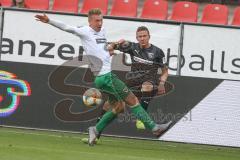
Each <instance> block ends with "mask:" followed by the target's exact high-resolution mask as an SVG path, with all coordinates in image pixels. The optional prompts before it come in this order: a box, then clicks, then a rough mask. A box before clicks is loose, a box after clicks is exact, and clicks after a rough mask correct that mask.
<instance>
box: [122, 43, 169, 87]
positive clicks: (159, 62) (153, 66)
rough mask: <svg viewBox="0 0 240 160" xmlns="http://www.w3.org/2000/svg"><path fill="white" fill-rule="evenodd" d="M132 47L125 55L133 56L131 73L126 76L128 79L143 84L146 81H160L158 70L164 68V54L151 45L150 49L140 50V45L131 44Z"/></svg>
mask: <svg viewBox="0 0 240 160" xmlns="http://www.w3.org/2000/svg"><path fill="white" fill-rule="evenodd" d="M130 46H131V47H129V49H128V50H127V51H125V53H128V54H129V55H130V56H131V60H132V65H131V71H130V72H129V73H128V74H127V75H126V79H127V80H128V81H129V80H131V81H132V80H133V81H137V82H138V83H143V82H145V81H153V82H156V81H158V78H159V76H158V75H157V73H158V68H162V67H164V65H166V64H165V55H164V52H163V51H162V50H161V49H160V48H158V47H156V46H154V45H153V44H151V46H150V47H149V48H140V45H139V43H133V42H131V45H130Z"/></svg>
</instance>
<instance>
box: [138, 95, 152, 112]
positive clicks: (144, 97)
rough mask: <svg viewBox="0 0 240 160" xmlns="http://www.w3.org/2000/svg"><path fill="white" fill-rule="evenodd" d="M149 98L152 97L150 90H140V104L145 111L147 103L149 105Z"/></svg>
mask: <svg viewBox="0 0 240 160" xmlns="http://www.w3.org/2000/svg"><path fill="white" fill-rule="evenodd" d="M151 99H152V92H142V97H141V100H140V104H141V105H142V107H143V109H144V110H145V111H147V109H148V105H149V103H150V101H151Z"/></svg>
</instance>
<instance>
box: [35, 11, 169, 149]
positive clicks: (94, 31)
mask: <svg viewBox="0 0 240 160" xmlns="http://www.w3.org/2000/svg"><path fill="white" fill-rule="evenodd" d="M35 17H36V18H37V20H38V21H41V22H43V23H48V24H50V25H52V26H54V27H57V28H59V29H61V30H63V31H66V32H70V33H72V34H74V35H76V36H78V37H79V38H80V40H81V42H82V45H83V48H84V50H85V53H86V56H87V57H88V59H89V62H90V68H91V71H92V72H93V73H94V75H95V80H94V84H95V86H96V88H98V89H100V90H103V91H106V92H108V93H109V98H108V102H109V104H111V106H112V110H110V111H108V112H106V113H105V114H104V116H103V117H102V119H101V120H100V121H99V122H98V123H97V124H96V126H92V127H89V145H91V146H92V145H94V144H95V140H96V138H97V135H98V133H100V132H102V131H103V130H104V128H105V127H106V126H107V125H108V124H109V123H110V122H111V121H112V120H113V119H114V118H116V116H117V114H118V112H119V111H118V110H117V109H118V108H121V107H119V106H122V105H123V102H125V103H126V104H127V105H128V106H130V109H131V112H132V113H133V114H134V115H135V116H136V117H137V118H138V119H139V120H141V121H142V122H143V123H144V125H145V127H146V128H148V129H149V130H151V131H152V132H153V134H154V135H156V136H159V135H161V134H162V133H163V132H164V131H166V129H167V128H168V127H169V126H170V124H171V121H170V122H168V123H166V124H156V123H155V122H154V121H153V120H152V119H151V117H150V116H149V115H148V113H147V112H146V111H145V110H144V109H143V108H142V106H141V105H140V104H139V101H138V98H137V97H136V96H135V95H134V94H133V93H132V92H131V91H130V90H129V89H128V87H127V86H126V85H125V83H123V82H122V81H121V80H120V79H119V78H118V77H117V76H116V75H115V74H113V73H112V72H111V53H110V52H109V51H108V50H107V49H106V47H105V45H106V43H107V40H106V37H105V31H104V28H103V27H102V24H103V16H102V13H101V10H100V9H92V10H90V11H89V12H88V22H89V25H88V26H83V27H74V26H70V25H67V24H64V23H62V22H60V21H56V20H53V19H49V18H48V16H47V15H45V14H43V15H36V16H35Z"/></svg>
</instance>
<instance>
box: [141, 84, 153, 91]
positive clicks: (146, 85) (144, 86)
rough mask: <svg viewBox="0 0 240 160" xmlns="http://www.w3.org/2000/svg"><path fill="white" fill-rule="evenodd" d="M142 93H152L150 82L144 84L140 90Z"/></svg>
mask: <svg viewBox="0 0 240 160" xmlns="http://www.w3.org/2000/svg"><path fill="white" fill-rule="evenodd" d="M141 91H142V92H151V91H153V85H152V83H151V82H144V83H143V84H142V88H141Z"/></svg>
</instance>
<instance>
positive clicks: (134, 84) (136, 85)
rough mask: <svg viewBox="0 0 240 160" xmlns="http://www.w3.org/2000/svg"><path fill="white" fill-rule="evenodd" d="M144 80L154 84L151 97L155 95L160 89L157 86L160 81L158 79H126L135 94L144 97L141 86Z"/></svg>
mask: <svg viewBox="0 0 240 160" xmlns="http://www.w3.org/2000/svg"><path fill="white" fill-rule="evenodd" d="M144 82H150V83H151V84H152V85H153V91H152V94H151V97H154V96H155V95H156V94H157V91H158V88H157V87H158V84H159V81H157V80H152V79H142V78H138V79H130V80H127V81H126V84H127V86H128V88H129V89H130V90H131V91H132V92H133V93H134V95H135V96H137V97H142V91H141V88H142V84H143V83H144Z"/></svg>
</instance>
